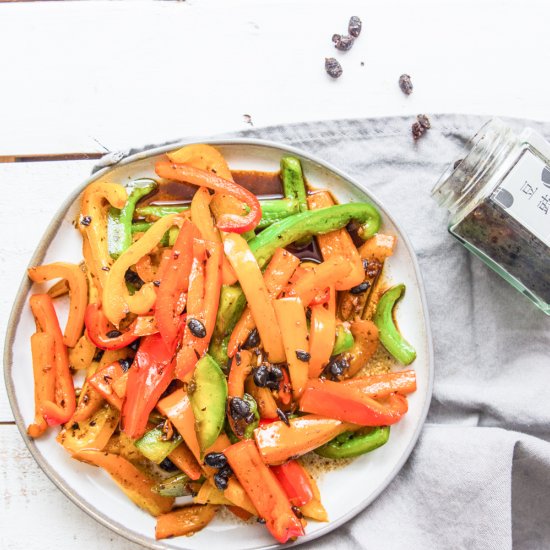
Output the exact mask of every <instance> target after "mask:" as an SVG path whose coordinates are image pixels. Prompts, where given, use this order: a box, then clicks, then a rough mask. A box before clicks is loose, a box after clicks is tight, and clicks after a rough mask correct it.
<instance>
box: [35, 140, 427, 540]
mask: <svg viewBox="0 0 550 550" xmlns="http://www.w3.org/2000/svg"><path fill="white" fill-rule="evenodd" d="M155 171H156V174H157V175H158V180H152V179H138V180H135V181H132V182H130V183H127V184H126V185H121V184H119V183H107V182H105V181H102V180H100V181H96V182H94V183H91V184H90V185H88V187H87V188H86V189H85V190H84V192H83V194H82V199H81V208H80V213H79V217H78V219H77V220H76V225H77V227H78V229H79V231H80V233H81V235H82V239H83V258H84V260H83V262H82V263H80V264H70V263H64V262H57V263H51V264H47V265H42V266H37V267H32V268H30V269H29V272H28V274H29V277H30V278H31V279H32V280H33V281H34V282H35V283H44V282H46V281H51V280H58V281H57V282H56V283H55V284H54V285H53V286H51V287H50V288H49V290H47V292H44V293H40V294H33V295H32V296H31V298H30V307H31V309H32V313H33V315H34V318H35V321H36V332H35V333H34V334H33V335H32V337H31V348H32V362H33V365H32V366H33V372H34V381H35V403H36V407H35V418H34V421H33V423H32V424H31V425H30V426H29V427H28V434H29V436H31V437H33V438H37V437H40V436H41V435H42V434H43V433H45V432H46V430H47V429H48V427H54V426H58V427H59V428H60V431H59V434H58V436H57V441H58V442H59V443H60V444H61V445H62V446H63V447H64V448H65V449H66V450H67V451H68V452H69V453H70V454H71V456H72V458H74V459H76V460H78V461H81V462H85V463H88V464H90V465H92V466H97V467H100V468H103V469H104V470H105V471H106V472H107V473H108V474H109V475H110V476H111V478H112V479H113V480H114V482H115V483H116V484H118V486H119V487H120V489H122V491H124V493H126V495H127V496H128V497H129V498H130V499H131V500H132V501H133V502H134V503H135V504H136V505H137V506H139V507H140V508H142V509H143V510H145V511H146V512H148V513H150V514H151V515H153V516H155V517H156V522H157V523H156V537H157V539H162V538H167V537H173V536H181V535H190V534H193V533H195V532H197V531H199V530H200V529H202V528H203V527H205V526H206V525H207V524H208V523H209V522H210V521H211V520H212V518H213V517H214V516H215V514H216V512H217V511H218V510H219V509H220V508H221V507H227V509H228V510H229V511H230V512H232V513H233V514H234V515H235V516H237V517H238V518H240V519H242V520H248V519H250V518H256V519H257V520H258V521H260V522H261V523H265V526H266V528H267V529H268V530H269V532H270V533H271V535H272V536H273V537H274V538H275V539H276V540H277V541H279V542H281V543H284V542H287V541H289V540H294V539H295V538H296V537H299V536H301V535H303V534H304V528H305V526H306V521H307V519H313V520H316V521H328V517H327V513H326V511H325V508H324V507H323V504H322V495H320V493H319V490H318V488H317V485H316V482H315V479H314V477H313V476H312V472H310V471H308V468H307V466H306V465H305V463H304V462H303V461H302V460H301V459H300V457H302V456H303V455H306V454H307V453H311V452H313V453H316V454H318V455H320V456H321V457H324V459H329V460H339V459H349V458H353V457H356V456H359V455H362V454H364V453H368V452H371V451H373V450H374V449H376V448H378V447H380V446H381V445H384V444H385V443H386V442H387V441H388V438H389V435H390V426H391V425H392V424H395V423H396V422H399V420H400V419H401V418H402V417H403V415H405V413H406V412H407V408H408V404H407V397H406V396H407V394H409V393H410V392H413V391H414V390H415V389H416V379H415V372H414V370H411V369H406V368H404V367H403V366H404V365H409V364H410V363H412V362H413V361H414V359H415V356H416V354H415V350H414V348H413V347H412V346H411V345H410V344H409V343H408V342H407V340H406V339H405V338H404V337H403V335H402V334H401V332H400V330H399V328H398V326H397V325H396V323H395V320H394V306H395V304H396V302H397V301H398V300H400V299H401V298H402V296H403V293H404V291H405V287H404V285H402V284H399V285H396V286H393V287H391V288H387V285H386V284H385V283H384V279H383V277H382V276H381V273H382V270H383V266H384V263H385V262H386V261H387V260H388V258H389V257H390V256H392V254H393V251H394V248H395V246H396V240H395V237H393V236H391V235H385V234H382V233H380V232H379V228H380V223H381V219H380V214H379V213H378V211H377V209H376V208H375V207H374V206H373V205H371V204H369V203H350V204H336V203H335V201H334V199H333V197H332V195H331V194H330V193H329V192H328V191H325V190H313V189H310V188H309V187H308V186H307V185H306V183H305V181H304V176H303V173H302V167H301V163H300V161H299V160H298V159H297V158H294V157H292V156H285V157H283V158H282V159H281V171H280V173H279V175H278V177H280V180H281V183H282V193H281V195H283V196H282V197H281V198H275V199H273V198H266V199H265V200H264V199H262V196H261V195H260V196H259V197H258V196H257V195H256V194H255V193H254V191H255V190H254V189H247V188H246V186H244V185H240V184H239V183H236V182H235V181H234V175H233V173H232V172H231V171H230V169H229V167H228V165H227V163H226V161H225V159H224V158H223V156H222V155H221V154H220V153H219V152H218V151H217V150H216V149H215V148H213V147H211V146H209V145H203V144H196V145H189V146H186V147H183V148H182V149H180V150H178V151H174V152H171V153H169V154H168V155H166V157H165V158H164V159H163V160H160V161H158V162H157V163H156V166H155ZM168 184H169V185H171V186H172V187H173V186H174V185H176V186H182V188H183V187H185V188H186V189H188V190H189V189H192V198H191V200H190V202H189V201H188V202H187V203H182V202H179V203H178V202H177V201H174V200H172V201H167V200H164V201H158V200H157V201H155V200H153V199H154V198H155V196H156V195H155V193H158V190H159V188H160V187H162V186H163V185H168ZM258 194H259V193H258ZM164 198H166V197H164ZM304 251H306V253H304ZM307 251H313V252H311V253H308V252H307ZM315 251H316V252H315ZM64 295H68V297H69V304H70V306H69V314H68V318H67V321H66V323H65V322H64V321H63V324H64V325H65V326H64V327H63V328H62V327H61V326H60V322H59V319H58V315H57V312H56V306H55V302H56V301H58V299H59V297H61V296H64ZM379 346H383V348H385V349H386V350H387V352H389V354H391V356H393V358H395V360H396V362H395V361H394V363H396V365H395V366H394V367H395V368H392V369H391V370H390V369H387V372H382V373H380V372H378V373H376V374H372V372H370V373H369V365H370V362H371V361H372V359H373V356H374V355H375V354H376V353H377V349H378V347H379ZM77 371H80V373H78V372H77ZM79 375H80V379H81V380H82V382H80V380H79ZM76 380H79V381H78V383H77V382H76ZM77 386H78V387H77ZM180 497H186V498H185V499H181V498H180ZM176 499H178V500H177V501H176Z"/></svg>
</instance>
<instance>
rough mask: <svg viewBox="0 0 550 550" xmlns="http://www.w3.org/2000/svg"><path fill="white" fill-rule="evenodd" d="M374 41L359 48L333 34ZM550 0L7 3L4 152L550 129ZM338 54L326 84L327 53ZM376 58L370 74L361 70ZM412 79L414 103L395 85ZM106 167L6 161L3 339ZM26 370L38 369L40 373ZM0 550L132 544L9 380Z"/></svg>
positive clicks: (0, 135)
mask: <svg viewBox="0 0 550 550" xmlns="http://www.w3.org/2000/svg"><path fill="white" fill-rule="evenodd" d="M354 14H355V15H359V16H360V17H361V18H362V20H363V33H362V35H361V37H360V38H359V39H358V40H357V42H356V44H355V46H354V48H353V49H352V50H351V51H350V52H347V53H339V52H336V51H335V50H334V48H333V46H332V44H331V36H332V34H333V33H336V32H339V33H344V32H345V31H346V27H347V21H348V18H349V16H350V15H354ZM548 20H550V4H548V2H547V1H546V0H525V1H521V2H520V1H519V0H515V1H514V0H448V1H446V2H442V1H441V0H417V1H415V2H410V1H408V0H389V1H382V0H378V1H372V2H369V3H366V2H361V1H352V0H340V1H338V2H335V1H330V0H264V1H263V2H257V1H255V0H233V1H232V2H227V1H223V0H188V1H186V2H140V1H132V2H122V3H120V2H105V3H104V2H74V3H73V2H70V3H69V2H67V3H65V2H52V3H51V2H34V3H1V2H0V52H2V64H1V72H0V83H1V84H0V129H1V131H0V156H2V155H5V156H10V155H14V156H15V155H33V154H52V153H53V154H59V153H70V152H96V153H101V152H104V151H105V150H117V149H123V148H126V147H129V146H132V145H140V144H144V143H151V142H162V141H166V140H169V139H173V138H177V137H182V136H185V135H189V134H192V135H201V134H205V135H206V134H209V133H218V132H222V131H226V130H236V129H244V128H246V127H247V122H246V121H245V119H244V117H243V115H245V114H248V115H250V116H251V117H252V122H253V124H254V125H255V126H264V125H269V124H276V123H277V124H278V123H285V122H297V121H302V120H314V119H327V118H342V117H354V118H357V117H367V116H382V115H397V114H408V115H411V122H412V121H413V117H414V115H415V114H417V113H420V112H426V113H428V114H429V113H434V112H462V113H477V114H497V115H499V114H500V115H507V116H517V117H530V118H536V119H544V120H550V101H549V100H548V96H549V90H550V76H549V73H548V66H549V65H550V63H549V61H550V33H548V30H547V26H548ZM332 55H334V56H335V57H337V58H338V59H340V60H341V62H342V65H343V68H344V75H343V76H342V77H341V78H340V79H339V80H338V81H333V80H331V79H330V78H329V77H328V76H327V75H326V74H325V72H324V69H323V65H324V58H325V57H326V56H332ZM362 63H364V65H363V64H362ZM402 73H409V74H410V75H411V76H412V79H413V83H414V87H415V89H414V92H413V94H412V95H411V96H409V97H406V96H404V95H403V94H402V93H401V91H400V90H399V88H398V86H397V79H398V77H399V75H400V74H402ZM92 165H93V161H83V160H80V161H66V162H33V163H4V164H0V185H1V189H2V199H1V200H0V220H1V222H0V223H1V233H0V235H1V236H0V280H1V281H2V285H3V291H2V293H0V310H1V311H2V315H1V316H0V335H1V336H0V338H2V340H3V335H4V333H5V330H6V323H7V317H8V313H9V310H10V308H11V305H12V302H13V298H14V295H15V292H16V289H17V287H18V285H19V282H20V279H21V277H22V275H23V273H24V269H25V267H26V265H27V263H28V261H29V258H30V256H31V253H32V252H33V249H34V247H35V246H36V244H37V242H38V240H39V238H40V235H41V232H42V231H43V228H44V227H45V226H46V224H47V222H48V221H49V219H50V218H51V216H52V214H53V213H54V212H55V210H56V209H57V207H58V205H59V203H60V202H61V201H62V199H63V198H64V197H65V196H66V195H67V193H68V192H69V191H70V190H71V189H72V188H73V187H74V186H75V185H76V184H77V183H78V182H79V181H81V180H82V179H84V178H85V177H86V176H87V174H88V173H89V171H90V168H91V166H92ZM29 368H30V367H29ZM0 468H1V472H2V473H1V475H0V495H1V497H0V498H1V499H2V506H1V509H2V513H1V514H0V547H1V548H6V549H10V550H15V549H25V550H27V549H29V548H31V549H34V548H41V549H49V548H55V549H56V550H68V549H71V550H72V549H73V548H75V547H77V548H82V549H87V548H92V547H93V548H114V549H117V550H122V549H130V548H137V547H136V545H134V544H132V543H129V542H127V541H125V540H123V539H121V538H119V537H118V536H117V535H114V534H112V533H111V532H110V531H108V530H107V529H105V528H103V527H101V526H100V525H98V524H96V523H95V522H94V521H93V520H91V519H89V518H88V517H87V516H86V515H85V514H84V513H82V512H81V511H80V510H78V509H77V508H76V507H75V506H74V505H73V504H71V503H70V502H69V501H67V500H66V499H65V497H63V496H62V495H61V493H59V492H58V491H57V489H55V488H54V486H53V485H52V484H51V483H50V481H49V480H48V479H47V478H46V477H45V476H44V475H43V474H42V473H41V471H40V470H39V469H38V467H37V466H36V464H35V463H34V461H33V459H32V458H31V457H30V455H29V453H28V452H27V450H26V448H25V446H24V444H23V442H22V440H21V438H20V436H19V433H18V431H17V428H16V427H15V425H14V423H13V416H12V414H11V410H10V408H9V405H8V403H7V399H6V396H5V391H4V388H3V385H2V384H0Z"/></svg>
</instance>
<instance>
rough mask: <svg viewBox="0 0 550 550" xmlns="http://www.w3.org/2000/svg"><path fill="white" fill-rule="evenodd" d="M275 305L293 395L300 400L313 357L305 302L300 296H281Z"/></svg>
mask: <svg viewBox="0 0 550 550" xmlns="http://www.w3.org/2000/svg"><path fill="white" fill-rule="evenodd" d="M273 307H274V308H275V314H276V315H277V322H278V324H279V327H280V329H281V335H282V337H283V344H284V347H285V355H286V362H287V363H288V372H289V374H290V383H291V384H292V395H293V397H294V399H296V400H298V399H299V398H300V395H302V392H303V391H304V387H305V385H306V383H307V379H308V372H309V359H310V357H311V355H310V354H309V342H308V332H307V321H306V314H305V310H304V304H303V303H302V300H300V298H280V299H278V300H275V301H274V302H273Z"/></svg>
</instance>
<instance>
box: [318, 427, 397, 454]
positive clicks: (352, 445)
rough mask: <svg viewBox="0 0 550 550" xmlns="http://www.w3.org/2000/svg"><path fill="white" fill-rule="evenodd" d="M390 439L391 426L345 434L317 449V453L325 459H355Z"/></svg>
mask: <svg viewBox="0 0 550 550" xmlns="http://www.w3.org/2000/svg"><path fill="white" fill-rule="evenodd" d="M389 437H390V427H389V426H376V427H374V428H368V429H366V430H365V429H362V430H356V431H350V432H344V433H343V434H340V435H339V436H337V437H335V438H334V439H333V440H331V441H329V442H328V443H325V444H324V445H323V446H321V447H318V448H317V449H315V452H316V453H317V454H318V455H319V456H322V457H324V458H333V459H340V458H355V457H356V456H360V455H364V454H365V453H370V452H371V451H374V450H375V449H378V447H381V446H382V445H385V444H386V443H387V441H388V439H389Z"/></svg>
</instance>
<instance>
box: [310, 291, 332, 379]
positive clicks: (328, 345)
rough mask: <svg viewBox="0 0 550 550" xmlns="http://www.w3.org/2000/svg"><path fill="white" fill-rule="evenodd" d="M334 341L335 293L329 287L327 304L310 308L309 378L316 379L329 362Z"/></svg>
mask: <svg viewBox="0 0 550 550" xmlns="http://www.w3.org/2000/svg"><path fill="white" fill-rule="evenodd" d="M335 339H336V291H335V289H334V286H331V287H329V299H328V302H327V304H326V305H325V304H318V305H315V306H311V326H310V331H309V349H310V350H311V358H310V360H309V378H318V377H319V375H320V374H321V373H322V372H323V369H324V368H325V366H326V364H327V363H328V362H329V360H330V356H331V353H332V349H333V348H334V340H335Z"/></svg>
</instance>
